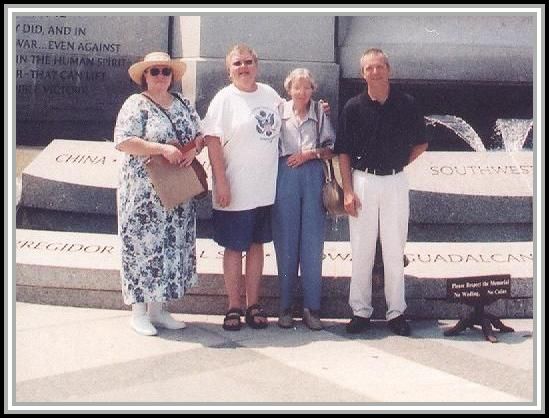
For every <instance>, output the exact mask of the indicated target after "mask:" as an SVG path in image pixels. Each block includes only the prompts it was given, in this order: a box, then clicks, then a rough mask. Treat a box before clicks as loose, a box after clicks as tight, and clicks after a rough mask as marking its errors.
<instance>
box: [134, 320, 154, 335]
mask: <svg viewBox="0 0 549 418" xmlns="http://www.w3.org/2000/svg"><path fill="white" fill-rule="evenodd" d="M131 326H132V328H133V329H134V330H135V332H137V333H138V334H141V335H147V336H152V335H156V334H157V333H158V331H156V328H155V327H154V326H153V324H151V321H150V320H149V317H148V316H147V315H134V316H133V317H132V320H131Z"/></svg>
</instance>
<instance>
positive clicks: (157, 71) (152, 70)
mask: <svg viewBox="0 0 549 418" xmlns="http://www.w3.org/2000/svg"><path fill="white" fill-rule="evenodd" d="M147 72H148V73H149V74H150V75H152V76H153V77H156V76H157V75H159V74H160V73H162V75H165V76H166V77H167V76H169V75H170V74H171V73H172V69H171V68H162V69H160V68H150V69H148V70H147Z"/></svg>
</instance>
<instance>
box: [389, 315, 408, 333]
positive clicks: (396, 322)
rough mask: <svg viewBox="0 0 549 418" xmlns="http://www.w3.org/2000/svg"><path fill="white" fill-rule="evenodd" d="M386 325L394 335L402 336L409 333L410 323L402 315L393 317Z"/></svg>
mask: <svg viewBox="0 0 549 418" xmlns="http://www.w3.org/2000/svg"><path fill="white" fill-rule="evenodd" d="M387 326H388V327H389V329H390V330H391V331H393V332H394V333H395V334H396V335H402V336H404V337H406V336H408V335H410V325H409V324H408V322H406V320H405V319H404V315H399V316H397V317H396V318H394V319H391V320H390V321H389V322H387Z"/></svg>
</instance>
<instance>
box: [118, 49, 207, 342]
mask: <svg viewBox="0 0 549 418" xmlns="http://www.w3.org/2000/svg"><path fill="white" fill-rule="evenodd" d="M128 72H129V74H130V77H131V79H132V80H133V81H134V82H135V83H136V84H138V85H139V86H141V87H142V89H143V92H142V93H141V94H134V95H132V96H130V97H129V98H128V99H127V100H126V101H125V102H124V104H123V106H122V108H121V110H120V112H119V114H118V117H117V120H116V127H115V130H114V139H115V143H116V148H117V149H118V150H120V151H122V152H123V153H124V154H125V155H124V160H123V163H122V166H121V171H120V181H119V188H118V227H119V235H120V239H121V255H122V268H121V278H122V293H123V297H124V302H125V303H126V304H131V305H132V310H133V315H132V321H131V325H132V327H133V329H134V330H135V331H136V332H138V333H139V334H142V335H155V334H156V333H157V330H156V327H162V328H167V329H182V328H185V323H184V322H182V321H177V320H175V319H174V318H172V317H171V316H170V314H169V313H168V312H166V311H165V310H164V309H163V302H165V301H168V300H172V299H177V298H180V297H182V296H183V295H184V294H185V291H186V290H187V289H188V288H189V287H190V286H192V285H193V284H194V283H195V282H196V280H197V274H196V249H195V237H196V234H195V223H196V215H195V214H196V210H195V204H194V202H192V201H191V202H188V203H183V204H180V205H179V206H176V207H175V208H172V209H167V208H165V207H164V206H163V205H162V202H161V201H160V199H159V197H158V195H157V194H156V192H155V191H154V189H153V188H152V186H151V182H150V180H149V178H148V175H147V171H146V169H145V161H146V160H147V158H148V157H149V156H151V155H162V156H163V157H164V158H166V160H168V161H169V162H170V163H171V164H181V165H185V166H186V165H189V164H190V163H191V162H192V160H193V159H194V158H195V156H196V148H192V149H191V150H189V151H187V152H185V153H182V152H181V151H180V150H179V149H178V148H177V147H176V145H185V144H188V143H190V142H191V141H194V140H197V141H196V142H197V143H198V147H199V148H200V147H201V137H200V133H201V127H200V118H199V116H198V114H197V113H196V111H195V110H194V108H193V107H192V106H191V104H190V102H189V100H188V99H186V98H184V97H183V96H182V95H180V94H170V91H169V89H170V87H171V86H172V84H173V82H174V81H175V80H180V79H181V77H182V76H183V74H184V72H185V64H184V63H183V62H181V61H179V60H172V59H171V58H170V56H169V55H168V54H166V53H164V52H152V53H150V54H148V55H146V56H145V58H144V59H143V60H142V61H140V62H138V63H136V64H134V65H132V66H131V67H130V69H129V70H128ZM147 304H148V311H147Z"/></svg>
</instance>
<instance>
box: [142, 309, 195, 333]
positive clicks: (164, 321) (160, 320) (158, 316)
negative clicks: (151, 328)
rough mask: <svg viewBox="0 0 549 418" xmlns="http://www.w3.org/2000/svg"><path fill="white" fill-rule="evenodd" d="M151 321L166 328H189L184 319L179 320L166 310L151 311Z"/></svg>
mask: <svg viewBox="0 0 549 418" xmlns="http://www.w3.org/2000/svg"><path fill="white" fill-rule="evenodd" d="M149 315H150V318H151V322H152V324H153V325H156V326H157V327H162V328H165V329H184V328H187V325H186V324H185V322H183V321H178V320H176V319H174V318H172V316H171V315H170V314H169V313H168V312H166V311H164V310H161V311H160V312H156V313H154V314H153V313H149Z"/></svg>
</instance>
